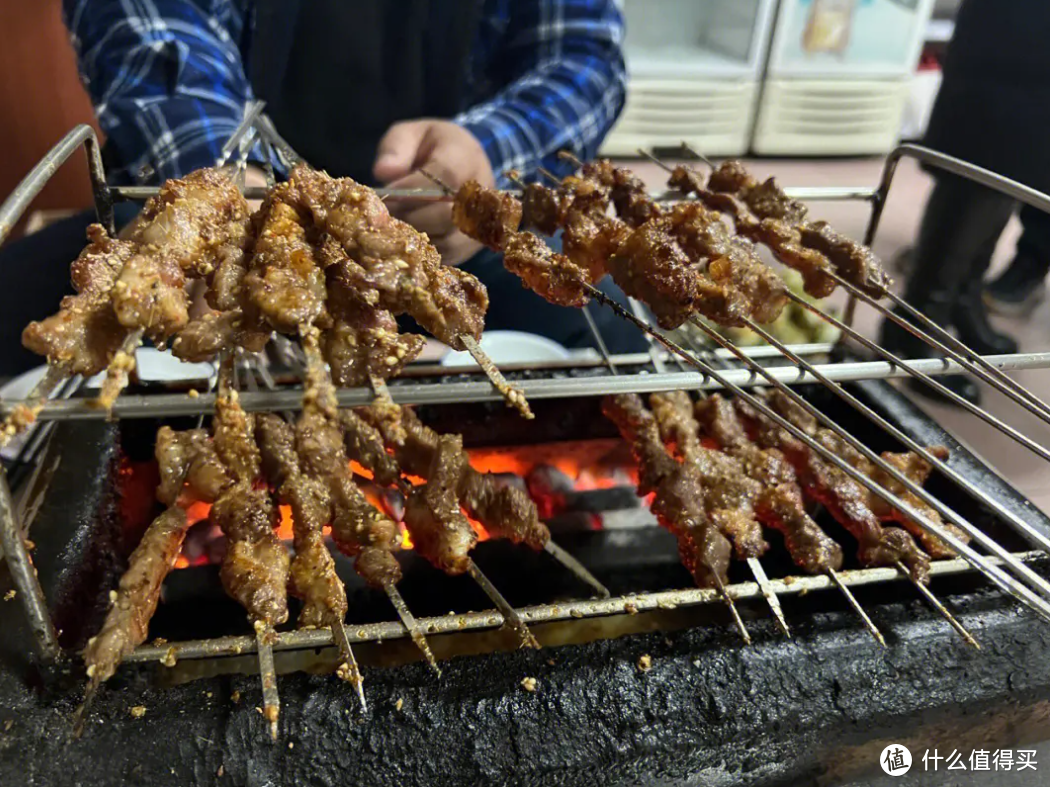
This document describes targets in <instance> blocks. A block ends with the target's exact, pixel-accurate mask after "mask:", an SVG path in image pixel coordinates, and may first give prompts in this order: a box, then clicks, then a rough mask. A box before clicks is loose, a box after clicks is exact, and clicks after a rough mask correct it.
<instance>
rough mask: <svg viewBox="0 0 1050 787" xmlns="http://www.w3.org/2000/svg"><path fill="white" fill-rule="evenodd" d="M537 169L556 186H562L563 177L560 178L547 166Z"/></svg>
mask: <svg viewBox="0 0 1050 787" xmlns="http://www.w3.org/2000/svg"><path fill="white" fill-rule="evenodd" d="M536 171H537V172H539V173H540V174H541V175H543V177H545V178H546V179H547V180H549V181H550V182H551V183H553V184H554V185H555V186H560V185H561V178H559V177H558V176H557V175H555V174H554V173H553V172H551V171H550V170H549V169H547V168H546V167H537V169H536Z"/></svg>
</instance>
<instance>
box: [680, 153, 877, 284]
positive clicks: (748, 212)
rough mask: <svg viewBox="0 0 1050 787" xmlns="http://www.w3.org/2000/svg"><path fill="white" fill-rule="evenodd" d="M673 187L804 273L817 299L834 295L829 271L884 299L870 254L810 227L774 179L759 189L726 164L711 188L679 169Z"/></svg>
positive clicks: (818, 225)
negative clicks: (730, 220) (725, 216)
mask: <svg viewBox="0 0 1050 787" xmlns="http://www.w3.org/2000/svg"><path fill="white" fill-rule="evenodd" d="M668 185H669V186H670V187H671V188H674V189H678V190H679V191H681V192H683V193H685V194H692V195H694V196H695V197H696V198H697V199H699V200H700V201H701V202H703V203H704V204H705V205H707V206H708V207H710V208H711V209H713V210H718V211H721V212H723V213H726V214H728V215H730V216H731V217H732V218H733V220H734V223H735V224H736V228H737V232H738V233H739V234H741V235H743V236H745V237H748V238H750V239H752V240H753V241H755V242H756V243H763V244H765V245H766V246H768V247H769V249H770V250H771V251H772V252H773V254H774V255H775V256H776V257H777V259H779V260H780V261H781V262H783V263H784V264H785V265H787V266H788V267H791V268H794V269H796V270H797V271H799V272H800V273H801V274H802V276H803V281H804V287H805V290H806V292H807V293H809V294H810V295H812V296H813V297H816V298H825V297H827V296H828V295H830V294H831V293H832V292H834V290H835V288H836V286H837V282H836V281H835V280H834V279H832V278H831V277H830V276H828V275H827V274H826V271H835V272H836V273H838V274H839V275H840V276H842V277H843V278H845V279H847V280H848V281H850V282H851V283H853V284H854V285H855V286H857V287H858V288H860V289H861V290H864V291H865V292H867V293H868V294H870V295H872V296H874V297H881V296H882V294H883V293H884V292H885V290H886V288H887V287H888V286H889V285H890V283H891V282H890V279H889V277H888V276H887V274H886V272H885V270H884V269H883V267H882V264H881V262H879V260H878V258H877V257H875V255H874V254H873V253H872V251H871V250H870V249H868V248H867V247H865V246H864V245H863V244H860V243H858V242H857V241H855V240H853V239H851V238H847V237H845V236H844V235H842V234H840V233H838V232H836V231H835V230H833V229H832V228H831V227H830V226H829V225H828V224H827V222H823V221H818V222H808V221H807V219H806V215H807V209H806V207H805V206H804V205H803V204H802V203H800V202H798V201H797V200H794V199H792V198H790V197H788V196H787V195H786V194H785V193H784V192H783V190H782V189H780V187H779V186H777V184H776V181H775V180H774V179H773V178H769V179H768V180H767V181H766V182H765V183H759V182H758V181H757V180H756V179H755V178H754V177H753V176H752V175H751V174H750V173H749V172H748V171H747V170H746V169H745V168H744V166H743V164H741V163H740V162H739V161H732V160H730V161H725V162H723V163H722V164H721V165H720V166H719V167H718V168H717V169H716V170H715V171H714V172H713V173H712V174H711V177H710V178H709V180H708V183H707V185H706V186H705V185H704V183H703V180H702V178H701V177H700V175H699V173H697V172H695V171H694V170H692V169H690V168H688V167H684V166H678V167H675V168H674V170H673V171H672V174H671V178H670V180H669V182H668Z"/></svg>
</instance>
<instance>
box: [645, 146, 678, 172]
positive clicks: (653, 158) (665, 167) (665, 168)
mask: <svg viewBox="0 0 1050 787" xmlns="http://www.w3.org/2000/svg"><path fill="white" fill-rule="evenodd" d="M638 153H639V154H641V155H642V156H645V158H647V159H649V160H650V161H651V162H653V163H654V164H656V165H657V166H658V167H660V169H662V170H663V171H664V172H674V170H673V169H672V168H671V167H670V166H668V165H667V164H666V163H664V162H663V161H661V160H660V159H658V158H657V157H656V156H654V155H653V154H652V153H650V152H649V151H648V150H645V149H644V148H638Z"/></svg>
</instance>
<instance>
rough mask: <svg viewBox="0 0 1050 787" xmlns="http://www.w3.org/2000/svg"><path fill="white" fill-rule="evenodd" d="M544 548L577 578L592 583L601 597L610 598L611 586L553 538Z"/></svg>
mask: <svg viewBox="0 0 1050 787" xmlns="http://www.w3.org/2000/svg"><path fill="white" fill-rule="evenodd" d="M543 549H544V551H546V552H547V554H548V555H550V556H551V557H553V558H554V559H555V560H557V561H558V562H559V563H561V564H562V566H564V567H565V568H567V569H569V571H571V572H572V573H573V574H574V575H575V576H576V578H577V579H579V580H582V581H583V582H585V583H586V584H588V585H590V586H591V587H592V588H593V589H594V590H595V591H596V592H597V593H598V596H599V598H610V597H611V596H612V594H611V593H610V592H609V588H607V587H605V585H603V584H602V583H601V582H600V581H599V580H598V578H597V577H596V576H594V574H592V573H591V572H590V571H588V570H587V567H586V566H585V565H583V563H581V562H580V561H579V560H577V559H576V558H574V557H573V556H572V555H570V554H569V553H568V552H566V551H565V550H564V549H563V548H562V547H560V546H558V545H557V544H556V543H554V541H553V540H552V539H548V540H547V543H546V544H544V545H543Z"/></svg>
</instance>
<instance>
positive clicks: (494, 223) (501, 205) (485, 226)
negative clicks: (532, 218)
mask: <svg viewBox="0 0 1050 787" xmlns="http://www.w3.org/2000/svg"><path fill="white" fill-rule="evenodd" d="M521 215H522V204H521V203H520V202H519V201H518V200H517V199H516V198H515V197H514V196H513V195H512V194H508V193H506V192H503V191H497V190H496V189H490V188H485V187H484V186H482V185H481V184H480V183H478V182H477V181H476V180H468V181H467V182H466V183H464V184H463V185H462V186H460V188H459V190H458V191H456V197H455V199H454V200H453V202H452V221H453V222H455V224H456V226H457V227H459V230H460V232H462V233H463V234H464V235H467V236H468V237H471V238H473V239H474V240H476V241H477V242H478V243H480V244H482V245H483V246H488V247H489V248H490V249H492V250H493V251H500V250H502V249H503V247H504V246H505V245H506V243H507V241H508V240H509V239H510V238H511V237H512V236H513V235H514V234H515V233H517V231H518V227H519V226H521Z"/></svg>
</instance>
